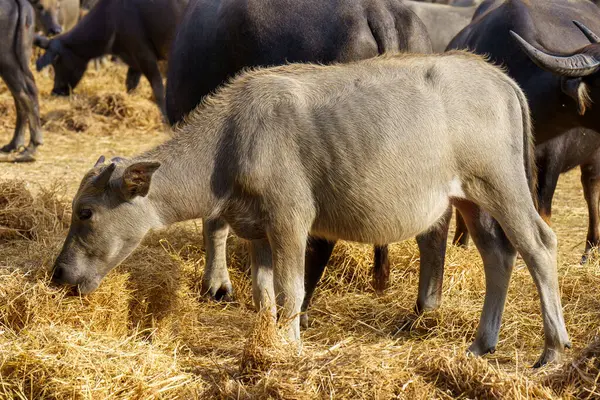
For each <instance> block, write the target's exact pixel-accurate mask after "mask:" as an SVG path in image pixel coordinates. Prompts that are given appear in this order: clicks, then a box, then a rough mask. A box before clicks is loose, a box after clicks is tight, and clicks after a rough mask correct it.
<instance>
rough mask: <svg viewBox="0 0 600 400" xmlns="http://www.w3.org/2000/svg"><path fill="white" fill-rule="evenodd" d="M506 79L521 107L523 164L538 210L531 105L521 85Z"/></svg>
mask: <svg viewBox="0 0 600 400" xmlns="http://www.w3.org/2000/svg"><path fill="white" fill-rule="evenodd" d="M506 79H507V80H509V81H510V84H511V86H512V87H513V89H514V91H515V94H516V96H517V98H518V100H519V104H520V106H521V120H522V121H523V164H524V166H525V174H526V175H527V182H528V183H529V191H530V192H531V198H532V199H533V204H534V205H535V208H536V209H537V208H538V200H537V184H538V180H537V165H536V162H535V141H534V137H533V124H532V122H531V112H530V110H529V103H528V102H527V97H526V96H525V93H523V90H521V88H520V87H519V85H518V84H517V83H516V82H515V81H514V80H512V79H511V78H509V77H508V76H506Z"/></svg>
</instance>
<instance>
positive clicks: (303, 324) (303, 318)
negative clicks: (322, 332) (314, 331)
mask: <svg viewBox="0 0 600 400" xmlns="http://www.w3.org/2000/svg"><path fill="white" fill-rule="evenodd" d="M309 326H310V322H309V320H308V314H307V313H306V312H303V313H302V314H300V328H302V329H308V327H309Z"/></svg>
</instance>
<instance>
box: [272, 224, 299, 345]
mask: <svg viewBox="0 0 600 400" xmlns="http://www.w3.org/2000/svg"><path fill="white" fill-rule="evenodd" d="M268 236H269V243H270V245H271V251H272V252H273V278H274V279H273V280H274V282H273V283H274V288H275V297H276V300H277V306H278V310H279V312H280V315H279V321H280V322H281V323H282V324H284V326H285V330H286V336H287V338H288V339H289V341H290V342H292V343H297V344H298V346H299V347H300V345H301V340H300V312H301V307H302V302H303V300H304V257H305V253H304V252H305V250H306V241H307V239H308V233H307V232H306V233H298V232H297V231H296V232H294V231H293V230H291V229H290V228H284V229H278V230H274V231H272V232H269V234H268Z"/></svg>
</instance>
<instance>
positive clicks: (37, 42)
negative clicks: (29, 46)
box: [33, 34, 50, 50]
mask: <svg viewBox="0 0 600 400" xmlns="http://www.w3.org/2000/svg"><path fill="white" fill-rule="evenodd" d="M33 45H34V46H37V47H39V48H42V49H44V50H46V49H48V47H49V46H50V39H48V38H47V37H46V36H42V35H38V34H36V35H35V37H34V38H33Z"/></svg>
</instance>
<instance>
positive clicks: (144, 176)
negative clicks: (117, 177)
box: [120, 161, 160, 200]
mask: <svg viewBox="0 0 600 400" xmlns="http://www.w3.org/2000/svg"><path fill="white" fill-rule="evenodd" d="M158 167H160V163H159V162H156V161H141V162H137V163H134V164H131V165H130V166H128V167H127V168H125V171H124V172H123V178H122V180H121V188H120V189H121V193H122V194H123V197H124V198H125V200H131V199H133V198H134V197H136V196H142V197H145V196H146V195H147V194H148V192H149V191H150V182H151V181H152V175H153V174H154V172H155V171H156V170H157V169H158Z"/></svg>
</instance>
